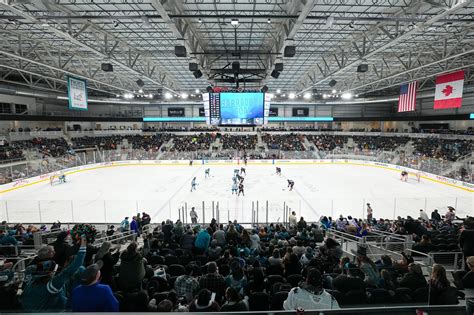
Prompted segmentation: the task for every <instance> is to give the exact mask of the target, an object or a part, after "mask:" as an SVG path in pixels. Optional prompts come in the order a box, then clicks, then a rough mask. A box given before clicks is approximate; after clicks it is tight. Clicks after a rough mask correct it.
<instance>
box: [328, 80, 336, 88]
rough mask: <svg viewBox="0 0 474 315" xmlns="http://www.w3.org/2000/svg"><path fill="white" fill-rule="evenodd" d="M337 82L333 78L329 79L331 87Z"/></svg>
mask: <svg viewBox="0 0 474 315" xmlns="http://www.w3.org/2000/svg"><path fill="white" fill-rule="evenodd" d="M336 84H337V81H336V80H334V79H333V80H331V81H329V86H330V87H333V86H335V85H336Z"/></svg>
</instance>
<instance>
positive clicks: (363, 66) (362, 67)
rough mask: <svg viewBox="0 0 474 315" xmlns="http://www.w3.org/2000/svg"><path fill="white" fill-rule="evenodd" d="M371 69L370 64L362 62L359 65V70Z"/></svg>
mask: <svg viewBox="0 0 474 315" xmlns="http://www.w3.org/2000/svg"><path fill="white" fill-rule="evenodd" d="M367 71H369V65H368V64H366V63H362V64H360V65H359V66H357V72H367Z"/></svg>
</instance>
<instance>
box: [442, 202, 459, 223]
mask: <svg viewBox="0 0 474 315" xmlns="http://www.w3.org/2000/svg"><path fill="white" fill-rule="evenodd" d="M455 218H456V214H455V213H454V208H453V207H451V206H449V207H448V212H446V214H445V215H444V220H445V221H446V222H449V223H451V222H453V220H454V219H455Z"/></svg>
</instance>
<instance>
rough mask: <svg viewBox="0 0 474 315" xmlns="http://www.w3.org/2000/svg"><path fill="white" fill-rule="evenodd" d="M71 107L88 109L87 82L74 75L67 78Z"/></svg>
mask: <svg viewBox="0 0 474 315" xmlns="http://www.w3.org/2000/svg"><path fill="white" fill-rule="evenodd" d="M67 92H68V97H69V109H77V110H87V82H86V80H82V79H77V78H73V77H68V78H67Z"/></svg>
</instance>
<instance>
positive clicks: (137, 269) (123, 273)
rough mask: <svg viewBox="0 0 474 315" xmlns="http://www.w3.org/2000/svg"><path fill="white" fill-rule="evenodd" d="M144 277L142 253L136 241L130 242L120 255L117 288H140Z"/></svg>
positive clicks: (131, 289) (130, 289)
mask: <svg viewBox="0 0 474 315" xmlns="http://www.w3.org/2000/svg"><path fill="white" fill-rule="evenodd" d="M144 277H145V266H144V262H143V258H142V255H141V254H140V253H139V252H138V245H137V243H136V242H132V243H130V245H128V247H127V249H126V250H125V251H124V252H123V253H122V254H121V255H120V267H119V277H118V284H119V289H120V290H124V291H133V290H136V289H140V288H141V286H142V281H143V278H144Z"/></svg>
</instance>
